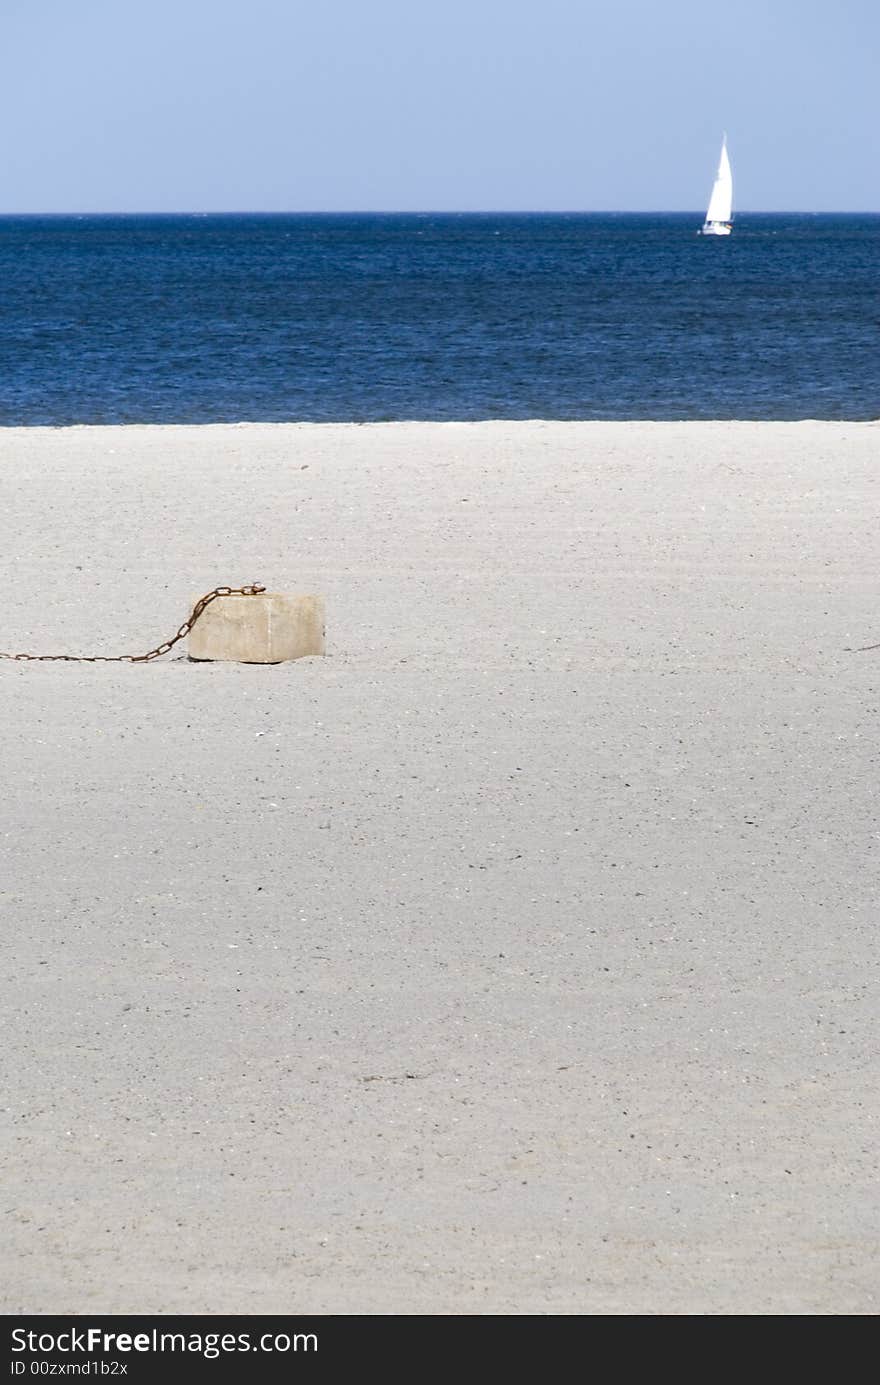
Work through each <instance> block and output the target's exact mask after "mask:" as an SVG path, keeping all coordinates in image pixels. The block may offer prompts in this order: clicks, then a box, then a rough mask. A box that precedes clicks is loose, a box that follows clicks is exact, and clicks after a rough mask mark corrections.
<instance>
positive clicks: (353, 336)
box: [0, 212, 880, 425]
mask: <svg viewBox="0 0 880 1385" xmlns="http://www.w3.org/2000/svg"><path fill="white" fill-rule="evenodd" d="M701 221H702V216H701V214H700V213H698V212H695V213H693V214H683V213H675V214H667V215H651V214H643V215H629V214H619V215H607V214H601V215H600V214H569V215H562V214H559V215H557V214H550V215H544V214H529V215H489V214H485V215H470V214H462V215H439V214H438V215H433V214H419V215H415V214H413V215H410V214H400V215H379V214H376V215H296V216H286V215H271V216H270V215H265V216H243V215H235V216H232V215H230V216H214V215H210V216H204V215H192V216H53V217H40V216H33V217H0V424H4V425H10V424H69V423H133V422H153V423H171V422H176V423H207V422H220V421H241V420H292V419H317V420H326V419H336V420H339V419H341V420H377V419H380V420H384V419H485V418H508V419H516V418H555V419H593V418H601V419H632V418H658V419H690V418H718V419H729V418H748V419H798V418H825V419H868V418H877V417H880V295H878V276H880V216H861V215H833V216H807V215H776V214H773V215H771V214H763V215H746V214H743V215H741V216H739V217H738V218H737V220H736V223H735V228H734V232H733V235H732V236H731V237H730V238H729V239H726V240H721V239H714V238H703V237H700V236H698V235H697V234H696V231H697V228H698V227H699V225H700V223H701Z"/></svg>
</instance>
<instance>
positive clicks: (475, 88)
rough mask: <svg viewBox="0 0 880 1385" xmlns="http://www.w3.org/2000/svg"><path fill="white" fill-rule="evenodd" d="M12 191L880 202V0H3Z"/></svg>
mask: <svg viewBox="0 0 880 1385" xmlns="http://www.w3.org/2000/svg"><path fill="white" fill-rule="evenodd" d="M0 38H2V42H0V54H2V56H0V64H2V70H0V122H2V124H0V130H2V144H0V148H2V150H3V155H2V159H0V211H2V212H28V211H208V210H228V211H236V210H254V211H257V210H265V211H300V210H302V211H308V210H313V211H322V210H327V211H337V210H339V211H342V210H355V209H356V210H373V209H397V210H411V209H421V210H428V209H430V210H447V209H448V210H462V211H468V210H479V209H484V210H520V209H522V210H553V209H565V210H585V211H590V210H611V209H614V210H621V211H626V210H676V209H682V210H684V209H687V210H698V209H700V208H702V207H704V206H705V202H706V199H707V197H708V193H709V188H710V185H711V182H712V175H713V172H714V166H715V162H716V160H717V155H718V147H719V144H720V138H721V133H722V130H724V129H726V130H727V132H728V137H729V143H730V150H731V158H732V162H733V169H734V178H735V203H736V206H737V207H738V208H739V209H741V210H742V209H753V210H766V211H774V210H802V211H833V210H856V211H880V111H878V102H877V99H876V94H875V92H876V87H877V54H878V51H880V0H837V2H836V3H834V0H823V2H822V3H818V0H731V2H730V3H729V4H727V5H722V4H720V3H718V0H656V2H655V0H602V2H601V3H594V2H593V0H541V2H540V3H538V0H535V3H529V4H526V3H521V0H442V2H438V3H435V2H434V0H430V2H426V0H363V3H355V0H322V3H313V4H305V3H300V0H248V2H247V3H243V0H0Z"/></svg>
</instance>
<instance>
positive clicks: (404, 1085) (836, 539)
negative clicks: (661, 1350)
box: [0, 422, 880, 1315]
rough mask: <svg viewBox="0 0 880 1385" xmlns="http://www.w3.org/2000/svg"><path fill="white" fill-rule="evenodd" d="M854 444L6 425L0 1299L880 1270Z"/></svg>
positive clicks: (748, 1293) (491, 1302)
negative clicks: (234, 622) (289, 638)
mask: <svg viewBox="0 0 880 1385" xmlns="http://www.w3.org/2000/svg"><path fill="white" fill-rule="evenodd" d="M878 454H880V424H839V423H813V422H810V423H796V424H764V423H761V424H757V423H737V424H723V423H713V424H701V423H682V424H668V423H667V424H660V423H621V424H612V423H607V424H606V423H542V422H532V423H483V424H426V423H412V424H389V425H367V426H356V425H306V424H298V425H262V424H242V425H238V426H222V427H220V426H218V427H105V428H73V429H40V428H33V429H5V430H0V524H2V548H0V578H2V592H3V601H2V617H0V650H3V651H7V652H12V653H17V652H19V651H33V652H35V653H68V652H69V653H83V654H97V653H101V654H104V653H106V654H114V653H139V652H143V651H146V650H147V649H149V648H150V647H151V646H153V645H156V644H158V643H159V642H161V641H162V640H163V639H165V638H167V637H168V636H170V635H171V634H173V633H174V631H175V630H176V629H177V627H178V626H179V624H180V623H181V621H182V620H183V619H184V617H185V616H186V614H187V612H188V609H189V606H190V605H191V602H192V599H193V598H194V597H195V596H197V595H199V594H200V593H201V592H204V591H207V590H208V589H210V588H212V587H214V586H216V585H218V584H221V583H222V584H230V585H233V586H237V585H240V584H242V583H247V582H251V581H254V580H258V581H261V582H263V583H265V584H267V585H268V586H270V587H271V588H272V589H274V590H278V591H294V592H295V591H303V592H318V593H323V595H324V596H325V599H326V605H327V643H328V650H327V657H326V658H323V659H319V658H315V659H307V660H302V661H298V662H295V663H290V664H282V665H278V666H273V667H264V666H251V665H237V664H195V663H190V662H189V661H188V660H187V658H186V656H185V650H184V649H183V647H181V648H179V649H177V650H175V651H174V653H173V654H172V655H171V656H169V657H168V658H167V659H165V660H163V661H160V662H157V663H154V664H151V665H148V666H140V667H138V666H130V665H112V664H108V665H101V664H98V665H87V664H85V665H76V664H37V663H18V664H16V663H10V662H6V661H0V697H2V709H3V710H2V719H0V727H2V731H0V754H2V763H3V808H2V822H0V834H2V848H3V850H2V865H0V869H2V879H0V890H2V895H0V903H2V906H3V907H2V912H3V940H4V941H3V956H4V972H5V976H6V980H5V985H4V993H5V998H6V1003H5V1005H4V1012H5V1021H6V1023H5V1037H4V1044H3V1051H4V1067H5V1070H6V1071H5V1077H4V1081H3V1090H4V1100H3V1103H2V1104H3V1106H4V1107H5V1108H6V1109H5V1114H4V1122H5V1126H6V1136H5V1139H4V1145H5V1151H4V1163H3V1170H2V1182H3V1188H4V1212H5V1217H4V1237H3V1241H4V1247H5V1248H4V1250H3V1252H2V1258H3V1267H2V1275H0V1282H2V1285H3V1290H2V1306H3V1309H4V1310H5V1311H6V1312H10V1313H19V1312H22V1313H74V1314H86V1313H94V1312H103V1313H121V1312H143V1313H153V1312H157V1313H183V1312H186V1313H200V1312H232V1313H252V1312H265V1313H279V1312H285V1313H286V1312H291V1313H293V1312H302V1313H355V1314H414V1313H435V1314H487V1313H488V1314H570V1313H579V1314H594V1315H603V1314H624V1315H628V1314H638V1315H641V1314H650V1315H653V1314H699V1315H703V1314H739V1315H742V1314H774V1315H776V1314H798V1315H803V1314H847V1315H850V1314H860V1315H865V1314H874V1313H876V1312H877V1309H878V1259H880V1256H878V1221H880V1217H878V1199H877V1168H876V1165H877V1124H876V1118H877V1111H878V1096H877V1092H878V1062H877V1030H876V1002H877V993H876V967H877V961H876V957H877V954H876V943H875V929H876V916H877V903H876V900H877V886H878V870H877V850H878V837H880V824H878V815H877V784H878V765H877V727H878V716H880V650H875V651H873V652H864V653H852V652H847V650H848V649H851V648H852V647H854V646H862V645H868V644H871V643H874V642H877V641H880V600H878V587H877V560H876V554H877V542H878V513H880V466H878V461H880V455H878Z"/></svg>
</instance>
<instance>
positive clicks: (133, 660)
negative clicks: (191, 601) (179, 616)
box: [0, 582, 266, 664]
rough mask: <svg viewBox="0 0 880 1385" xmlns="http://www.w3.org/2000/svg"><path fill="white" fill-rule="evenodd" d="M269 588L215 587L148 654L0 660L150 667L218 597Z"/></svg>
mask: <svg viewBox="0 0 880 1385" xmlns="http://www.w3.org/2000/svg"><path fill="white" fill-rule="evenodd" d="M265 590H266V588H265V587H264V586H261V585H260V583H259V582H251V584H250V586H247V587H215V588H214V590H213V591H210V592H206V593H205V595H204V596H201V597H199V599H198V601H197V602H196V604H195V606H193V608H192V611H191V612H190V614H189V616H188V617H187V619H186V620H185V621H184V622H183V624H182V625H181V627H180V629H179V630H178V632H177V634H176V635H174V636H173V637H172V638H171V639H170V640H166V641H165V643H164V644H157V645H156V648H155V649H151V650H150V651H149V653H148V654H4V653H2V652H0V659H13V660H15V661H16V662H23V661H27V662H28V663H40V664H45V663H64V664H149V663H152V661H153V659H160V658H161V657H162V655H163V654H167V653H168V651H169V649H173V648H174V646H175V645H176V644H177V642H178V640H182V639H183V638H184V636H185V635H188V634H189V632H190V630H191V629H192V628H193V626H194V625H195V623H196V621H197V620H198V618H199V616H200V615H201V614H202V612H203V611H204V610H205V609H206V608H207V607H208V606H210V604H211V602H212V601H216V600H217V597H218V596H258V595H259V593H260V592H264V591H265Z"/></svg>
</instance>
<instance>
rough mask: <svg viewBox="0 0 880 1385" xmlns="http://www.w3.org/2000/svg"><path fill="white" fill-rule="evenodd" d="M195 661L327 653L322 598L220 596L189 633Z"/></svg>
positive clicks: (262, 660) (274, 659) (258, 660)
mask: <svg viewBox="0 0 880 1385" xmlns="http://www.w3.org/2000/svg"><path fill="white" fill-rule="evenodd" d="M188 638H189V657H190V658H191V659H225V660H231V661H234V662H235V663H240V664H280V663H283V662H284V661H285V660H287V659H302V658H303V657H304V656H305V655H307V654H323V653H324V601H323V598H322V597H320V596H285V595H283V594H282V593H281V592H259V593H258V594H257V595H256V596H218V597H217V599H216V601H212V602H211V604H210V606H207V607H206V608H205V610H204V611H203V612H202V614H201V616H200V617H199V619H198V620H197V621H196V623H195V625H194V626H193V628H192V630H191V631H190V632H189V637H188Z"/></svg>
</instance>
